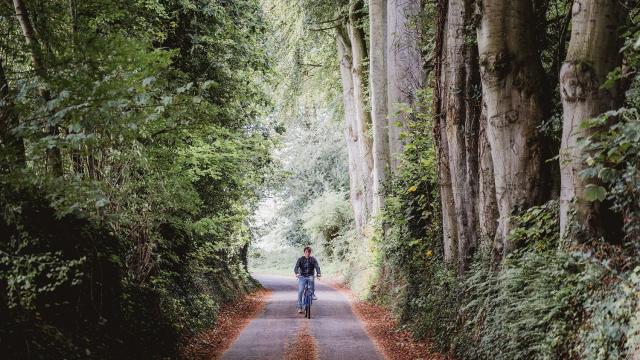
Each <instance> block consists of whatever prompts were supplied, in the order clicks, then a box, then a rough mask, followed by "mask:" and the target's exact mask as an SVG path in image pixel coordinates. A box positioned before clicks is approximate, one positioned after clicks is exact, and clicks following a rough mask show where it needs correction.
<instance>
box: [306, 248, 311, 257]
mask: <svg viewBox="0 0 640 360" xmlns="http://www.w3.org/2000/svg"><path fill="white" fill-rule="evenodd" d="M309 256H311V247H310V246H305V247H304V257H306V258H308V257H309Z"/></svg>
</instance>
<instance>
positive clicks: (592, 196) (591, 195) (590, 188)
mask: <svg viewBox="0 0 640 360" xmlns="http://www.w3.org/2000/svg"><path fill="white" fill-rule="evenodd" d="M606 196H607V189H605V188H603V187H602V186H599V185H595V184H588V185H587V187H586V188H585V189H584V198H585V200H587V201H596V200H598V201H602V200H604V199H605V197H606Z"/></svg>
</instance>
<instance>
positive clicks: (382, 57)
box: [369, 0, 390, 216]
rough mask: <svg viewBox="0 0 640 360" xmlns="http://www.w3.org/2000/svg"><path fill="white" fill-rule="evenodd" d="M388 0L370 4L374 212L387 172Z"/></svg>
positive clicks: (378, 210) (382, 201) (388, 163)
mask: <svg viewBox="0 0 640 360" xmlns="http://www.w3.org/2000/svg"><path fill="white" fill-rule="evenodd" d="M386 38H387V1H386V0H371V1H370V2H369V41H370V45H369V79H370V88H371V92H370V94H371V123H372V128H373V211H372V215H374V216H375V215H376V214H378V213H379V212H380V210H381V209H382V206H383V203H384V198H383V194H382V185H383V183H384V181H385V180H386V178H387V172H388V171H389V166H390V159H389V157H390V156H389V130H388V129H389V126H388V120H387V116H388V114H389V112H388V103H387V58H386V56H387V42H386Z"/></svg>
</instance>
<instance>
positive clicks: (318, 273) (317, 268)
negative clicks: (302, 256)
mask: <svg viewBox="0 0 640 360" xmlns="http://www.w3.org/2000/svg"><path fill="white" fill-rule="evenodd" d="M313 260H314V263H315V264H316V274H317V275H318V276H320V275H321V274H320V264H319V263H318V259H316V258H313Z"/></svg>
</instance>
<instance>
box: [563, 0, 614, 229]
mask: <svg viewBox="0 0 640 360" xmlns="http://www.w3.org/2000/svg"><path fill="white" fill-rule="evenodd" d="M621 16H622V9H621V6H620V4H619V2H618V1H613V0H575V1H574V3H573V8H572V25H571V40H570V41H569V49H568V51H567V56H566V59H565V61H564V63H563V65H562V68H561V70H560V93H561V96H562V107H563V126H562V145H561V149H560V167H561V169H560V171H561V190H560V229H561V234H562V235H563V236H565V235H567V230H569V227H570V226H569V223H570V219H569V213H570V211H571V210H572V209H573V210H575V221H576V225H578V228H581V229H580V230H584V231H585V233H584V234H583V235H587V236H600V235H604V236H606V235H608V233H609V232H608V231H606V226H607V223H616V222H615V221H613V222H612V221H611V215H612V214H606V213H607V212H608V211H607V210H608V209H607V208H606V207H605V206H603V204H602V203H600V202H598V201H596V202H589V201H587V200H586V199H585V198H584V192H585V188H586V186H587V185H588V184H591V183H593V182H594V179H581V178H580V176H579V174H580V171H582V170H583V169H585V167H586V165H585V162H584V156H585V154H584V153H583V152H582V150H581V148H580V146H579V145H578V140H579V139H580V138H584V137H587V136H589V135H591V134H592V133H593V132H595V131H601V130H602V129H600V128H599V129H593V128H591V129H583V128H581V124H582V122H583V120H585V119H589V118H593V117H595V116H598V115H601V114H603V113H604V112H606V111H607V110H610V109H613V108H615V107H616V105H617V104H618V100H619V97H620V91H619V89H618V86H617V85H616V86H613V87H611V88H603V87H602V85H603V83H604V82H605V80H606V78H607V75H608V74H609V72H610V71H612V70H613V69H614V68H615V67H617V66H620V65H621V61H622V58H621V55H620V52H619V49H620V38H619V36H618V27H619V26H620V24H621ZM613 121H615V120H614V119H610V122H613ZM607 215H609V216H607ZM580 232H582V231H580Z"/></svg>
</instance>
